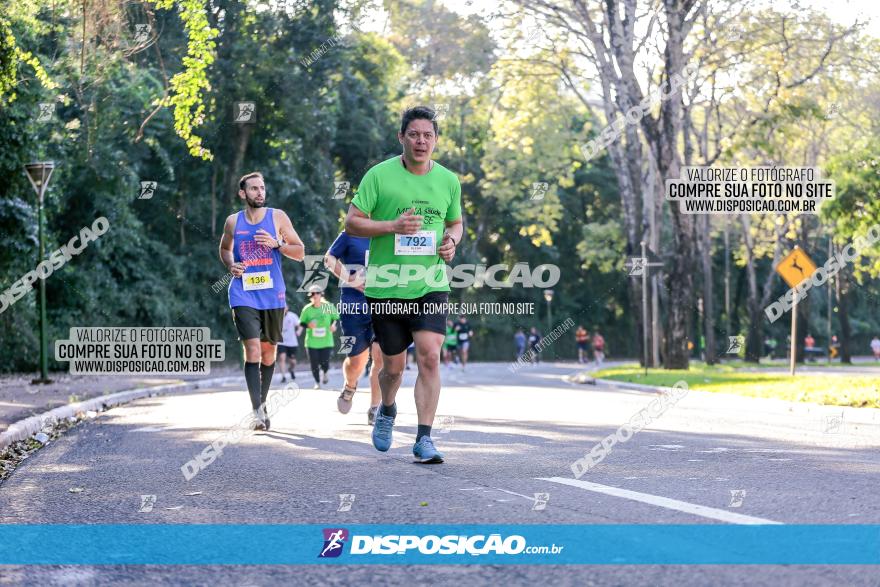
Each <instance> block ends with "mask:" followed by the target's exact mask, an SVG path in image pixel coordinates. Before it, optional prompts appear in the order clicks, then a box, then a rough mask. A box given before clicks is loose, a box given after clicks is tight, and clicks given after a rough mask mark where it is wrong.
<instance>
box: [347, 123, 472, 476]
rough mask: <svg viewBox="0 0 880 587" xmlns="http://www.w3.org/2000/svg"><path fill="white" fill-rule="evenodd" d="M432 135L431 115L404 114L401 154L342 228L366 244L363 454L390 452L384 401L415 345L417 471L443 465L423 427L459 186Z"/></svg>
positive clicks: (377, 175) (457, 229)
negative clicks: (369, 342) (367, 376)
mask: <svg viewBox="0 0 880 587" xmlns="http://www.w3.org/2000/svg"><path fill="white" fill-rule="evenodd" d="M439 130H440V129H439V128H438V126H437V120H436V115H435V113H434V111H433V110H432V109H431V108H427V107H425V106H417V107H415V108H410V109H409V110H407V111H406V112H404V113H403V117H402V120H401V123H400V131H399V132H398V133H397V139H398V141H400V144H401V145H402V147H403V154H402V155H400V156H399V157H394V158H392V159H388V160H387V161H383V162H382V163H379V164H378V165H376V166H374V167H372V168H371V169H370V170H369V171H367V173H366V174H365V175H364V177H363V179H362V180H361V183H360V185H359V186H358V192H357V195H356V196H355V197H354V200H352V205H351V207H350V208H349V210H348V216H347V217H346V219H345V230H346V232H347V233H348V234H351V235H355V236H365V237H370V239H371V240H370V257H369V259H370V262H369V264H368V269H367V287H366V289H365V291H364V293H365V294H366V297H367V301H368V302H369V303H370V313H371V316H372V321H373V332H374V333H375V335H376V340H377V341H378V342H379V348H380V349H381V350H382V358H383V366H382V370H381V371H380V372H379V387H380V388H381V389H382V403H381V405H380V407H379V411H378V413H377V414H376V420H375V424H374V425H373V446H375V447H376V449H377V450H380V451H383V452H384V451H387V450H388V449H389V448H391V441H392V428H393V426H394V418H395V417H396V416H397V404H396V403H395V401H394V399H395V397H396V396H397V390H398V389H399V388H400V382H401V378H402V376H403V371H404V368H405V366H406V348H407V347H408V346H409V345H410V343H412V342H413V341H415V345H416V364H417V365H418V368H419V376H418V379H416V385H415V400H416V411H417V412H418V423H419V426H418V431H417V433H416V443H415V445H414V446H413V455H415V458H416V460H417V461H418V462H421V463H442V462H443V455H442V454H441V453H440V452H439V451H438V450H437V449H436V447H435V446H434V442H433V440H431V426H432V425H433V423H434V415H435V413H436V411H437V403H438V401H439V399H440V349H441V347H442V346H443V340H444V338H445V336H446V315H447V308H446V304H447V303H448V301H449V293H448V292H449V284H448V282H447V279H446V263H447V262H448V261H451V260H452V258H453V257H454V256H455V248H456V247H457V246H458V244H459V242H461V235H462V220H461V184H460V183H459V181H458V178H457V177H456V176H455V174H454V173H452V172H451V171H449V170H448V169H446V168H445V167H443V166H442V165H440V164H439V163H435V162H434V161H432V160H431V154H432V153H433V152H434V147H435V146H436V145H437V136H438V134H439Z"/></svg>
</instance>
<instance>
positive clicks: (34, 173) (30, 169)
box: [24, 161, 55, 383]
mask: <svg viewBox="0 0 880 587" xmlns="http://www.w3.org/2000/svg"><path fill="white" fill-rule="evenodd" d="M24 170H25V173H26V174H27V178H28V180H29V181H30V182H31V185H32V186H33V188H34V191H35V192H36V193H37V222H38V223H39V228H38V233H39V239H40V256H39V258H38V259H37V263H38V264H39V263H40V262H41V261H42V260H43V257H45V255H46V233H45V230H44V229H43V225H44V224H45V221H44V219H43V216H44V214H43V196H44V195H45V193H46V188H47V187H48V185H49V179H50V178H51V177H52V172H53V171H54V170H55V163H54V162H52V161H39V162H36V163H28V164H27V165H25V166H24ZM39 303H40V378H39V379H34V380H33V381H32V382H31V383H51V380H50V379H49V354H48V348H47V347H48V341H47V337H46V280H45V279H42V278H41V279H40V302H39Z"/></svg>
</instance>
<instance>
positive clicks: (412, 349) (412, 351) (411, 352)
mask: <svg viewBox="0 0 880 587" xmlns="http://www.w3.org/2000/svg"><path fill="white" fill-rule="evenodd" d="M415 356H416V343H415V341H413V342H411V343H410V345H409V346H408V347H406V370H407V371H409V370H410V369H411V367H410V365H412V363H413V361H415Z"/></svg>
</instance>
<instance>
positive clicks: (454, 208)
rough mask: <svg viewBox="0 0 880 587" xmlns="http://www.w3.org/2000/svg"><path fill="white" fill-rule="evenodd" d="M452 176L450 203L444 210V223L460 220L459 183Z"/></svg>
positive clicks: (456, 178)
mask: <svg viewBox="0 0 880 587" xmlns="http://www.w3.org/2000/svg"><path fill="white" fill-rule="evenodd" d="M450 175H452V182H453V185H452V202H450V203H449V208H447V209H446V222H452V221H454V220H458V219H459V218H461V182H459V181H458V177H456V176H455V175H454V174H450Z"/></svg>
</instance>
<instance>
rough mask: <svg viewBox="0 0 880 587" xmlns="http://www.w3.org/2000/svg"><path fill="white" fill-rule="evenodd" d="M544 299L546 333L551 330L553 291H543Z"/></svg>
mask: <svg viewBox="0 0 880 587" xmlns="http://www.w3.org/2000/svg"><path fill="white" fill-rule="evenodd" d="M544 299H545V300H547V332H550V331H551V330H553V304H552V302H553V290H552V289H545V290H544Z"/></svg>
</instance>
